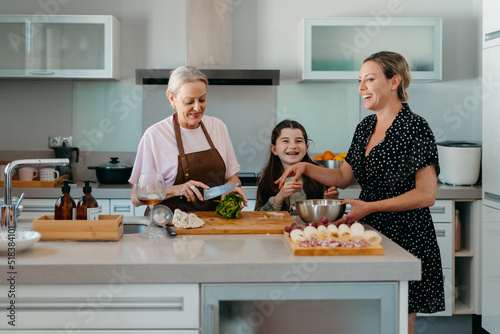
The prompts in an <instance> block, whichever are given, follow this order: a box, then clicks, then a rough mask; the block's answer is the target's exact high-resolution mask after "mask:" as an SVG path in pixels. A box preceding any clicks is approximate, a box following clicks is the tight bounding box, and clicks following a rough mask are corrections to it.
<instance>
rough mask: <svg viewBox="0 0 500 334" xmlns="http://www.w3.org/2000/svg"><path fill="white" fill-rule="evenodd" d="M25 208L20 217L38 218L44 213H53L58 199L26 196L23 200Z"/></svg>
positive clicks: (22, 203)
mask: <svg viewBox="0 0 500 334" xmlns="http://www.w3.org/2000/svg"><path fill="white" fill-rule="evenodd" d="M21 205H22V206H23V210H22V211H21V215H20V216H19V219H36V218H38V217H41V216H43V215H53V214H54V207H55V205H56V199H48V198H26V199H23V201H22V202H21Z"/></svg>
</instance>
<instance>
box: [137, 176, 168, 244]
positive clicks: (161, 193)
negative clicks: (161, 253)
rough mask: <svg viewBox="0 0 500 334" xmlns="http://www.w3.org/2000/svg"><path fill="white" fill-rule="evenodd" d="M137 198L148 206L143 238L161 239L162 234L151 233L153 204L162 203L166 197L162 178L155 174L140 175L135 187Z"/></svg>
mask: <svg viewBox="0 0 500 334" xmlns="http://www.w3.org/2000/svg"><path fill="white" fill-rule="evenodd" d="M135 187H136V188H135V191H136V195H137V198H138V199H139V200H140V201H141V202H144V203H146V204H147V205H148V206H149V226H148V228H147V230H146V232H145V233H144V234H142V235H141V236H142V237H144V238H161V237H163V234H158V233H155V232H154V231H153V228H154V226H155V225H154V223H153V207H154V205H155V204H158V203H160V202H161V201H163V199H164V198H165V196H166V195H167V188H166V187H165V181H164V180H163V176H162V175H161V174H160V173H157V172H147V173H142V174H141V175H140V176H139V181H138V182H137V184H136V185H135Z"/></svg>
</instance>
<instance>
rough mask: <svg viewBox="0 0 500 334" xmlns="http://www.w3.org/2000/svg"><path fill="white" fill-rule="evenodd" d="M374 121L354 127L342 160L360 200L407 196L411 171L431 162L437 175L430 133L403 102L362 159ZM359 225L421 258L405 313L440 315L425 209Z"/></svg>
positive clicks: (435, 256)
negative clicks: (350, 171) (418, 277)
mask: <svg viewBox="0 0 500 334" xmlns="http://www.w3.org/2000/svg"><path fill="white" fill-rule="evenodd" d="M376 121H377V118H376V115H370V116H368V117H366V118H365V119H363V121H361V123H359V124H358V126H357V128H356V132H355V134H354V138H353V140H352V143H351V147H350V148H349V152H348V155H347V157H346V161H347V162H348V163H349V165H351V167H352V169H353V171H354V175H355V177H356V178H357V180H358V182H359V184H360V186H361V194H360V199H361V200H363V201H367V202H373V201H379V200H383V199H387V198H392V197H396V196H398V195H401V194H404V193H406V192H408V191H409V190H411V189H413V188H415V172H416V171H417V170H418V169H420V168H423V167H426V166H429V165H431V164H435V165H436V169H437V172H438V174H439V162H438V155H437V147H436V143H435V139H434V135H433V133H432V131H431V129H430V127H429V125H428V124H427V122H426V121H425V120H424V119H423V118H422V117H420V116H418V115H416V114H414V113H413V112H412V111H411V110H410V108H409V107H408V105H407V104H403V108H402V109H401V110H400V111H399V113H398V114H397V116H396V118H395V119H394V121H393V123H392V124H391V126H390V127H389V129H388V130H387V131H386V136H385V138H384V139H383V140H382V141H381V142H380V143H378V144H377V145H376V146H375V147H374V148H373V149H372V150H371V151H370V153H369V154H368V156H365V150H366V145H367V143H368V140H369V138H370V136H371V134H372V133H373V130H374V129H375V124H376ZM362 221H363V223H366V224H369V225H371V226H372V227H373V228H375V229H377V230H378V231H380V232H381V233H383V234H384V235H385V236H387V237H388V238H390V239H391V240H393V241H394V242H396V243H397V244H398V245H400V246H401V247H403V248H404V249H406V250H407V251H408V252H410V253H412V254H413V255H415V256H416V257H418V258H419V259H420V260H421V262H422V279H421V280H420V281H410V282H409V308H408V313H413V312H421V313H434V312H438V311H443V310H444V284H443V273H442V268H441V257H440V255H439V246H438V244H437V239H436V233H435V230H434V225H433V223H432V218H431V214H430V211H429V208H421V209H416V210H409V211H400V212H376V213H373V214H370V215H368V216H366V217H365V218H364V219H363V220H362Z"/></svg>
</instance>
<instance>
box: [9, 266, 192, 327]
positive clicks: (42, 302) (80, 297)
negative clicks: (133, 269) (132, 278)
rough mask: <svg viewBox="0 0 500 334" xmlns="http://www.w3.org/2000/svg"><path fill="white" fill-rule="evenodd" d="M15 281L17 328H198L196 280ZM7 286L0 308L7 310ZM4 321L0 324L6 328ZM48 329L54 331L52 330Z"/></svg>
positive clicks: (120, 276) (123, 276)
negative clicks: (50, 282) (30, 282)
mask: <svg viewBox="0 0 500 334" xmlns="http://www.w3.org/2000/svg"><path fill="white" fill-rule="evenodd" d="M126 279H127V276H126V274H124V273H121V272H117V273H116V279H115V280H114V282H111V283H110V284H89V285H18V286H17V287H16V290H17V291H19V292H22V294H21V293H20V294H19V296H16V299H15V302H16V304H15V306H16V313H17V315H18V319H17V321H16V329H40V330H42V329H45V330H48V329H51V330H53V331H54V330H64V329H69V328H71V329H72V330H75V332H79V331H80V330H85V329H116V330H125V329H137V328H141V329H145V330H147V329H192V330H198V329H199V327H200V316H199V309H200V302H199V287H198V284H127V282H126ZM7 290H8V286H7V285H1V286H0V307H1V308H2V309H4V310H5V309H7V307H8V306H9V305H10V301H9V300H8V299H7V296H8V294H7ZM10 328H11V326H10V325H9V324H8V323H7V321H1V322H0V332H1V329H10ZM53 331H52V333H53Z"/></svg>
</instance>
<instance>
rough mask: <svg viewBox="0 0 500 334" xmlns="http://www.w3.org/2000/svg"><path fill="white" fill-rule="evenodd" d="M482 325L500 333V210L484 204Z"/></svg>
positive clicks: (490, 330) (494, 332) (488, 329)
mask: <svg viewBox="0 0 500 334" xmlns="http://www.w3.org/2000/svg"><path fill="white" fill-rule="evenodd" d="M482 218H483V219H482V237H483V238H482V279H481V283H482V298H481V302H482V308H481V311H482V326H483V328H484V329H486V330H487V331H489V332H490V333H492V334H496V333H500V261H499V260H498V256H499V254H500V242H499V241H500V210H498V209H496V208H493V207H490V206H487V205H483V217H482Z"/></svg>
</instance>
